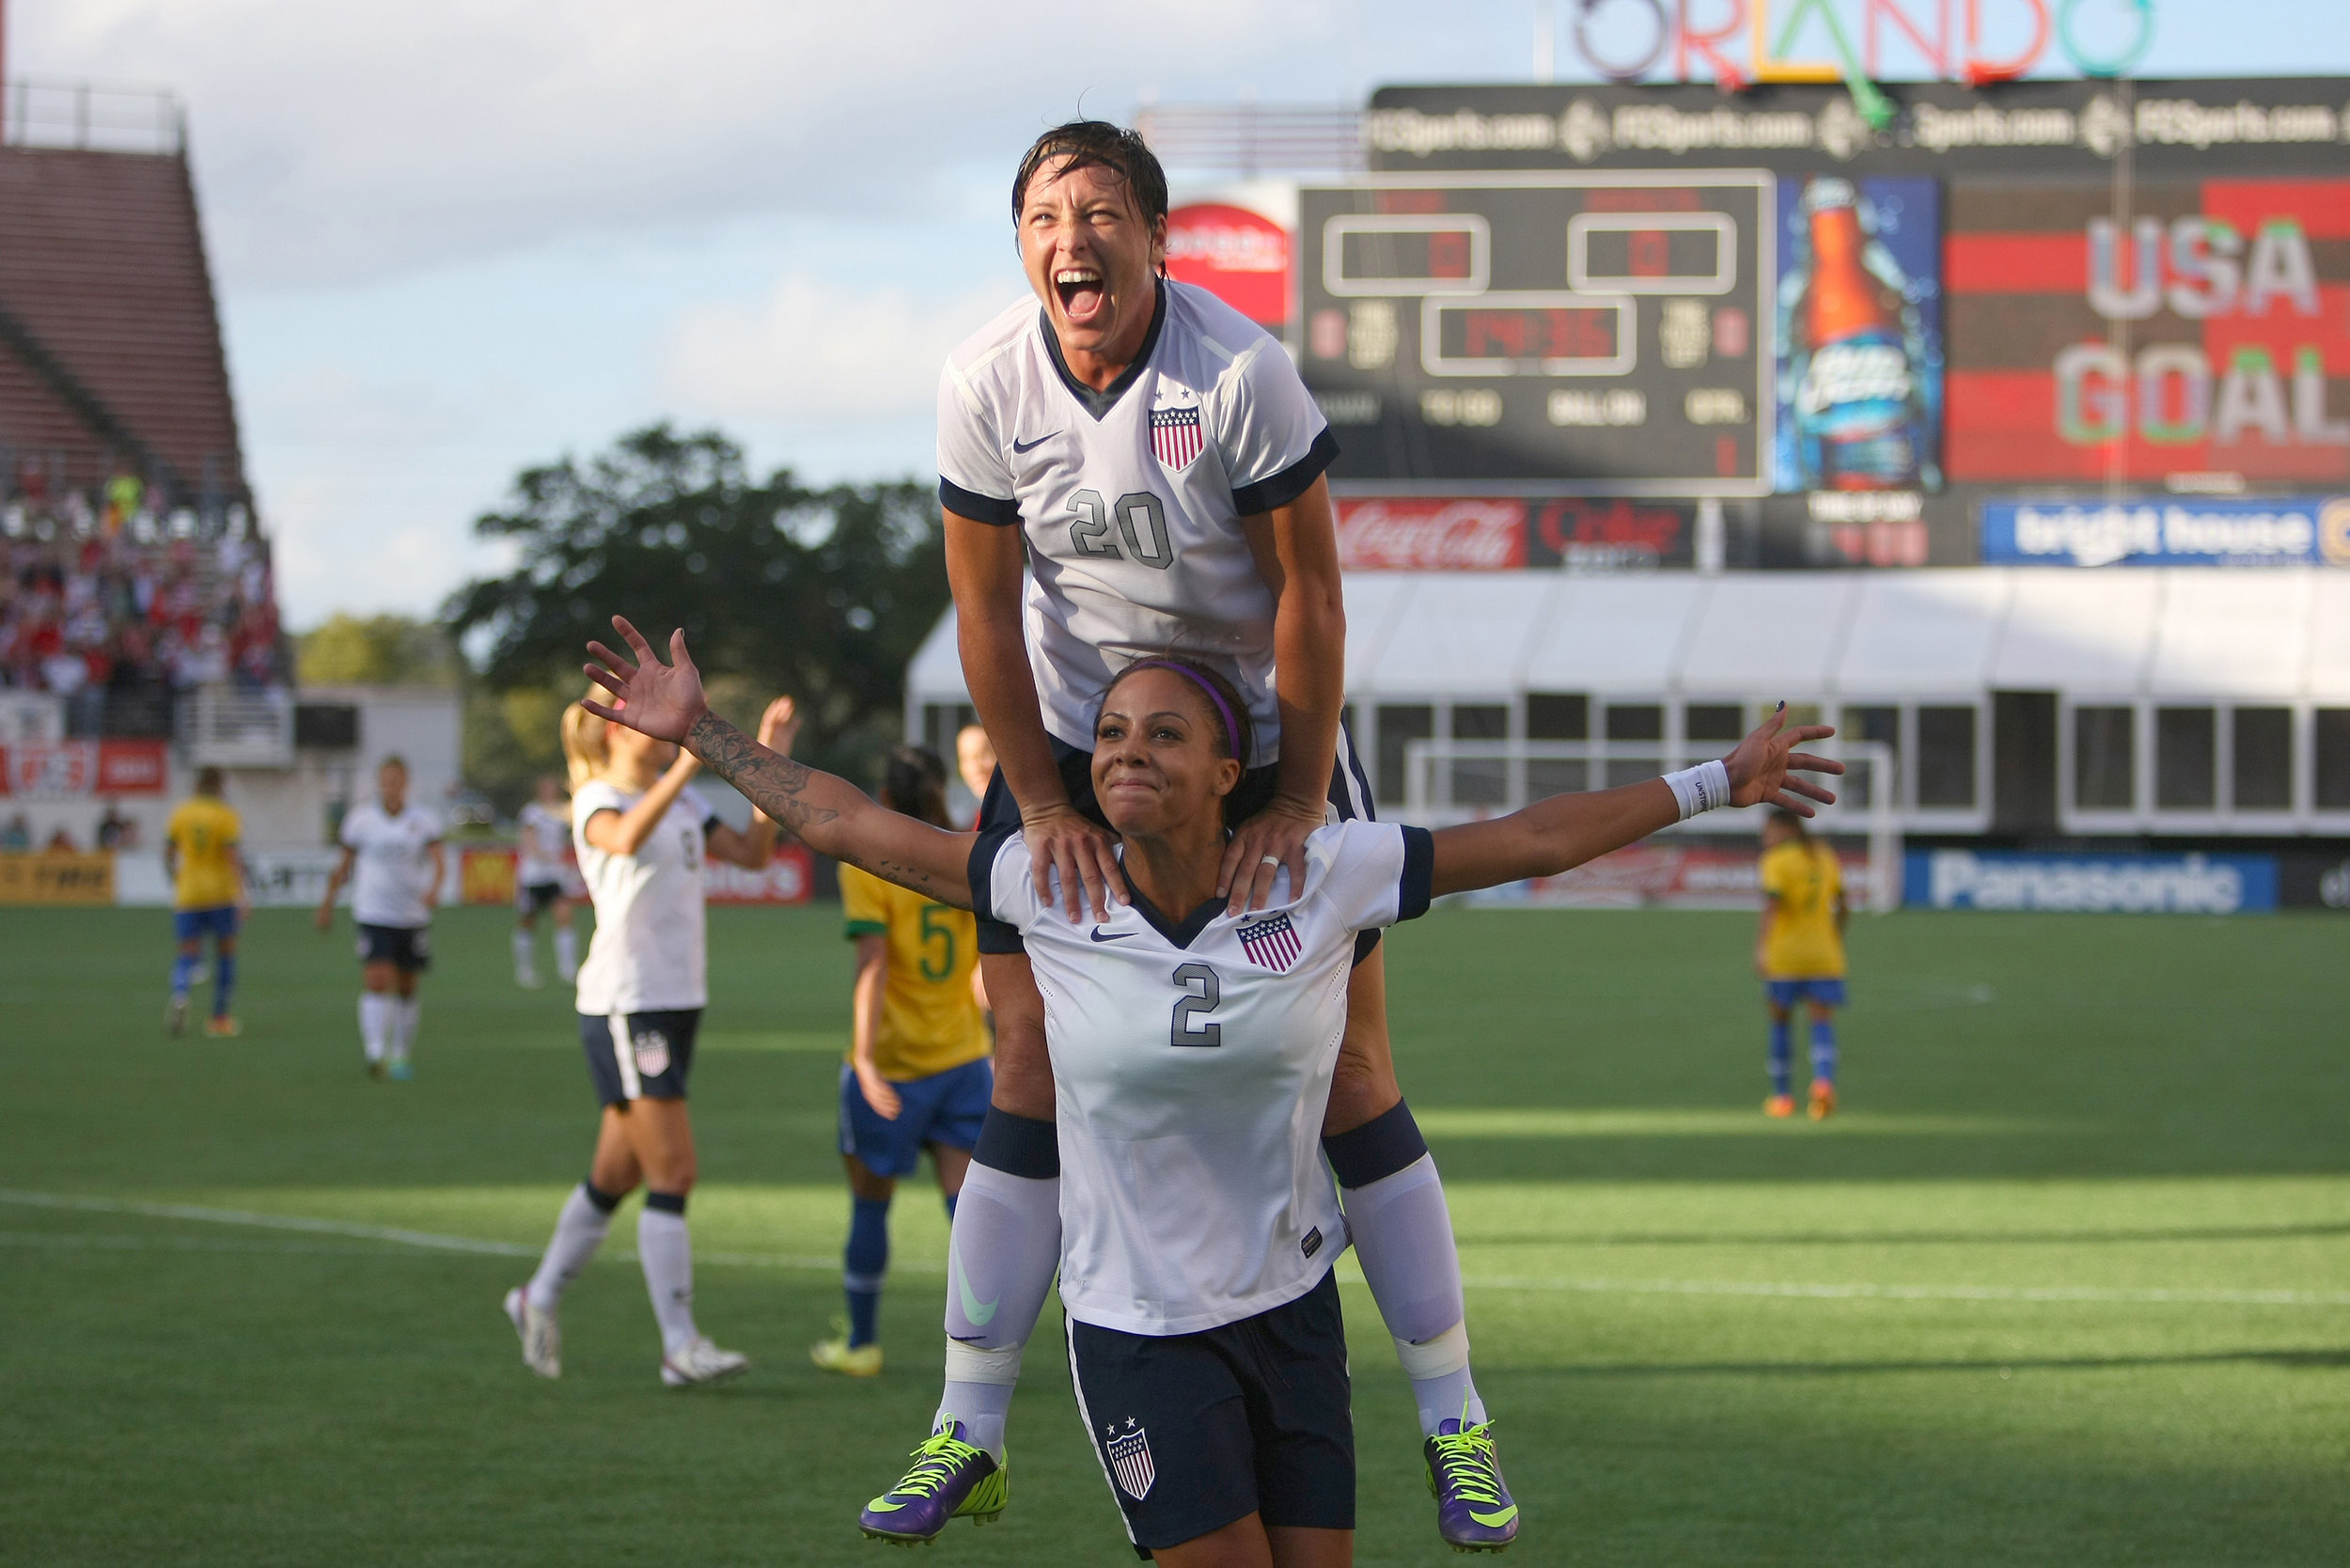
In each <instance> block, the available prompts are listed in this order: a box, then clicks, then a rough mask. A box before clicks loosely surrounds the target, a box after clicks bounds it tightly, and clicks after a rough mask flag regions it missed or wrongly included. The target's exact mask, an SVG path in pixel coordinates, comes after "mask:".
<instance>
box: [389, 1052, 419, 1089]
mask: <svg viewBox="0 0 2350 1568" xmlns="http://www.w3.org/2000/svg"><path fill="white" fill-rule="evenodd" d="M384 1072H385V1073H386V1074H389V1075H390V1077H391V1080H392V1082H394V1083H396V1084H404V1083H406V1082H407V1081H408V1080H409V1079H411V1078H413V1077H415V1075H416V1070H415V1068H413V1067H411V1066H409V1065H408V1058H406V1057H394V1058H392V1064H391V1066H389V1067H387V1068H385V1069H384Z"/></svg>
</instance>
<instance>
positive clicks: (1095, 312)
mask: <svg viewBox="0 0 2350 1568" xmlns="http://www.w3.org/2000/svg"><path fill="white" fill-rule="evenodd" d="M1053 291H1054V292H1055V293H1057V294H1058V295H1059V296H1060V313H1061V318H1062V320H1064V321H1067V322H1068V323H1069V324H1070V325H1071V326H1079V327H1082V326H1093V325H1096V324H1098V323H1099V322H1100V321H1102V319H1103V318H1104V316H1105V315H1106V314H1107V308H1106V307H1107V306H1108V304H1109V291H1108V290H1106V289H1105V288H1104V287H1103V283H1102V274H1101V272H1100V270H1099V269H1098V268H1094V267H1061V268H1058V269H1056V270H1055V272H1054V274H1053Z"/></svg>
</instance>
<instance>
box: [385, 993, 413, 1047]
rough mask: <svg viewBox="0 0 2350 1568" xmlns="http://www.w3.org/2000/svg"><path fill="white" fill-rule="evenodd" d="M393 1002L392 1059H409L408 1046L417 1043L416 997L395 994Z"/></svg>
mask: <svg viewBox="0 0 2350 1568" xmlns="http://www.w3.org/2000/svg"><path fill="white" fill-rule="evenodd" d="M391 1003H392V1059H393V1060H394V1061H405V1060H407V1059H408V1048H409V1047H410V1046H412V1045H414V1044H415V1043H416V998H415V997H414V996H394V997H392V998H391Z"/></svg>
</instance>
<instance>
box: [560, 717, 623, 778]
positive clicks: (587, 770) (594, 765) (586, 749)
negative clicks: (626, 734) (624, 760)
mask: <svg viewBox="0 0 2350 1568" xmlns="http://www.w3.org/2000/svg"><path fill="white" fill-rule="evenodd" d="M611 760H612V748H611V724H610V721H608V720H605V719H602V718H598V717H597V716H596V715H595V714H593V713H589V712H588V711H587V709H585V708H583V707H581V706H580V705H579V704H578V703H576V702H574V703H572V705H571V706H570V707H568V708H566V709H564V710H563V761H564V764H565V766H566V768H567V770H568V771H569V772H570V774H571V780H572V793H574V794H576V793H578V792H579V791H580V790H581V789H582V788H584V787H585V786H587V785H588V784H591V783H593V782H595V780H596V779H598V778H599V777H601V776H603V771H604V769H605V768H606V767H608V766H610V764H611Z"/></svg>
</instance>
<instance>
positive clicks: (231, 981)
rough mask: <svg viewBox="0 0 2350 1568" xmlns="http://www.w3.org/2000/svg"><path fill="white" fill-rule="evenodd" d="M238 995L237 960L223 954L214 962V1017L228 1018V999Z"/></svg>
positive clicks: (233, 955) (232, 955)
mask: <svg viewBox="0 0 2350 1568" xmlns="http://www.w3.org/2000/svg"><path fill="white" fill-rule="evenodd" d="M236 994H237V958H236V955H235V954H234V953H221V954H218V955H217V956H215V957H214V958H213V960H212V1016H213V1017H215V1018H226V1017H227V1016H228V998H229V997H231V996H235V995H236Z"/></svg>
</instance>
